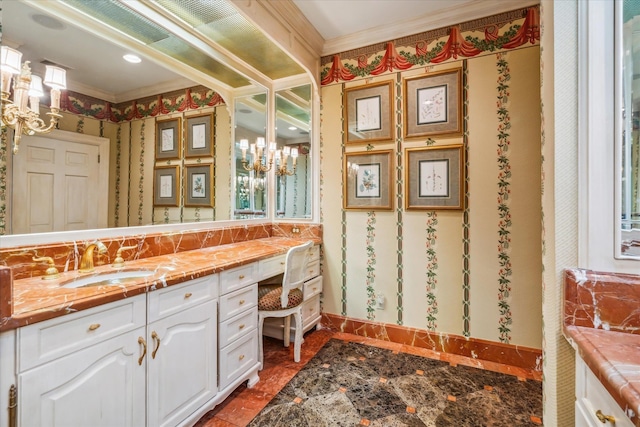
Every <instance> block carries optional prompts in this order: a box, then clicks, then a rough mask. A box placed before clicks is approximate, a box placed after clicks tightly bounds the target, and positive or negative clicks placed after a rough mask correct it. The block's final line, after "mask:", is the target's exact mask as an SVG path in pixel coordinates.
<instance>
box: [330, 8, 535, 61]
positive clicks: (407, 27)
mask: <svg viewBox="0 0 640 427" xmlns="http://www.w3.org/2000/svg"><path fill="white" fill-rule="evenodd" d="M537 4H540V1H539V0H516V1H504V0H476V1H475V2H473V3H470V4H468V5H465V6H464V8H460V6H451V7H449V8H447V9H442V10H441V11H439V12H437V13H432V14H426V15H421V16H418V17H416V18H414V19H411V20H407V21H403V22H397V23H393V24H390V25H381V26H378V27H374V28H369V29H367V30H363V31H359V32H357V33H353V34H350V35H348V36H344V37H336V38H333V39H330V40H327V41H325V43H324V46H323V48H322V56H328V55H333V54H336V53H340V52H346V51H348V50H352V49H356V48H360V47H363V46H369V45H372V44H376V43H382V42H386V41H389V40H394V39H397V38H400V37H404V36H409V35H412V34H418V33H423V32H425V31H430V30H435V29H438V28H443V27H448V26H450V25H455V24H459V23H461V22H466V21H471V20H474V19H479V18H484V17H487V16H491V15H497V14H499V13H503V12H509V11H511V10H516V9H521V8H524V7H530V6H534V5H537Z"/></svg>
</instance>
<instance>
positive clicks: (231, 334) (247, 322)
mask: <svg viewBox="0 0 640 427" xmlns="http://www.w3.org/2000/svg"><path fill="white" fill-rule="evenodd" d="M257 327H258V307H254V308H253V309H252V310H249V311H246V312H243V313H240V314H239V315H237V316H235V317H232V318H231V319H229V320H225V321H224V322H221V323H220V330H219V331H218V337H219V338H218V340H219V341H218V345H219V347H220V348H223V347H226V346H227V345H229V344H231V343H232V342H233V341H235V340H237V339H239V338H241V337H243V336H245V335H247V334H248V333H250V332H251V331H253V330H255V329H256V328H257Z"/></svg>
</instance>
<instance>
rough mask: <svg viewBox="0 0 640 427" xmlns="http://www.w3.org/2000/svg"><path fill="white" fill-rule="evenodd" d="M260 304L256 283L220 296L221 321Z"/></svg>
mask: <svg viewBox="0 0 640 427" xmlns="http://www.w3.org/2000/svg"><path fill="white" fill-rule="evenodd" d="M257 306H258V285H257V284H254V285H251V286H248V287H246V288H244V289H240V290H237V291H235V292H232V293H230V294H227V295H223V296H221V297H220V310H219V312H220V321H221V322H223V321H225V320H228V319H230V318H232V317H233V316H236V315H238V314H240V313H242V312H243V311H245V310H249V309H251V308H253V307H257Z"/></svg>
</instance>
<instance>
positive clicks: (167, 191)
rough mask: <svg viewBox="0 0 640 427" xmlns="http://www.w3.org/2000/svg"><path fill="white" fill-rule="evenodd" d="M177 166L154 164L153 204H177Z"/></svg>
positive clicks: (178, 192)
mask: <svg viewBox="0 0 640 427" xmlns="http://www.w3.org/2000/svg"><path fill="white" fill-rule="evenodd" d="M178 168H179V166H156V168H155V169H154V171H153V174H154V180H153V187H154V188H153V205H154V206H178V204H179V200H178V198H179V196H178V195H179V194H180V191H179V188H178V187H179V185H180V183H179V181H178V176H179V175H178Z"/></svg>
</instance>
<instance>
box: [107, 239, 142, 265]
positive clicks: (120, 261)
mask: <svg viewBox="0 0 640 427" xmlns="http://www.w3.org/2000/svg"><path fill="white" fill-rule="evenodd" d="M137 247H138V245H134V246H120V249H118V253H116V259H114V260H113V264H112V267H113V268H122V267H124V259H123V258H122V251H129V250H131V249H136V248H137Z"/></svg>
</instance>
